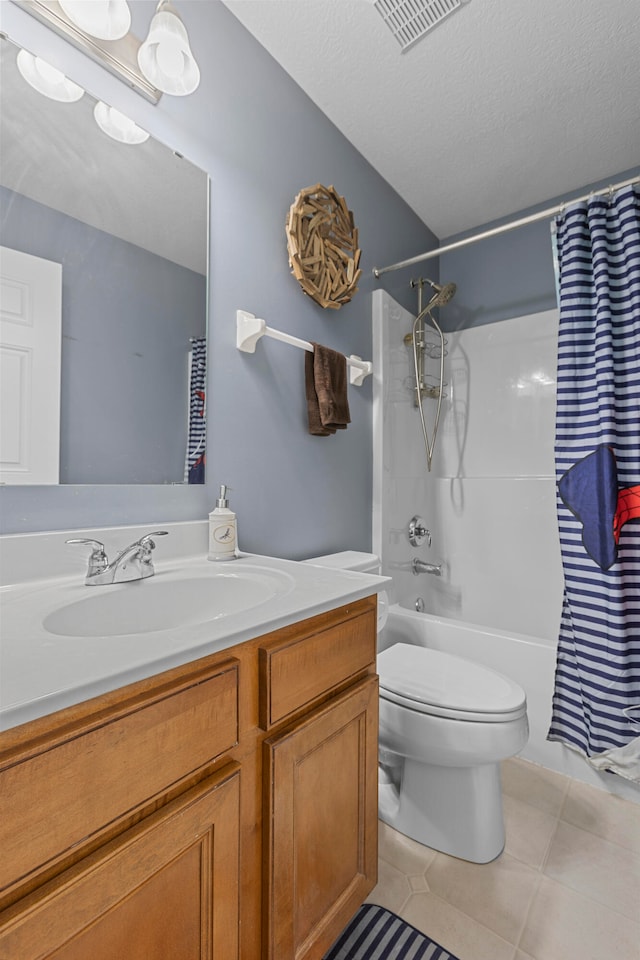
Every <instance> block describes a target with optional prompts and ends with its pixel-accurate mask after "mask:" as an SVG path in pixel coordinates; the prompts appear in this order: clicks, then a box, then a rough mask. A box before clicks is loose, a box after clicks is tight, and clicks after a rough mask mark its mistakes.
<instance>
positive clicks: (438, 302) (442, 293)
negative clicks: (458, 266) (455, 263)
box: [427, 278, 457, 309]
mask: <svg viewBox="0 0 640 960" xmlns="http://www.w3.org/2000/svg"><path fill="white" fill-rule="evenodd" d="M427 283H428V284H429V286H430V287H431V289H432V290H435V294H434V295H433V296H432V297H431V300H430V301H429V304H428V307H427V309H431V308H432V307H444V306H445V304H447V303H449V302H450V301H451V300H453V298H454V297H455V295H456V290H457V287H456V285H455V283H445V284H442V285H441V284H439V283H436V282H435V280H429V279H428V278H427Z"/></svg>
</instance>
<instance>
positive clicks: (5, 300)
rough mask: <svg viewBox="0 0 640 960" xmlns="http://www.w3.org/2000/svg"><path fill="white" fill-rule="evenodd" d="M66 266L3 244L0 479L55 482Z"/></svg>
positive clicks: (0, 269)
mask: <svg viewBox="0 0 640 960" xmlns="http://www.w3.org/2000/svg"><path fill="white" fill-rule="evenodd" d="M61 309H62V265H61V264H59V263H52V262H51V261H50V260H43V259H42V258H41V257H32V256H31V255H30V254H28V253H20V252H19V251H17V250H10V249H9V248H8V247H0V483H58V482H59V467H60V347H61Z"/></svg>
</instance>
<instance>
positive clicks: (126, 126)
mask: <svg viewBox="0 0 640 960" xmlns="http://www.w3.org/2000/svg"><path fill="white" fill-rule="evenodd" d="M93 116H94V118H95V121H96V123H97V124H98V126H99V127H100V129H101V130H102V132H103V133H106V134H107V136H108V137H111V138H112V139H113V140H118V141H119V142H120V143H144V142H145V140H148V139H149V134H148V133H147V131H146V130H143V129H142V127H139V126H138V124H137V123H134V122H133V120H130V119H129V117H126V116H125V115H124V113H120V111H119V110H116V109H115V107H110V106H109V105H108V104H106V103H103V102H102V100H99V101H98V102H97V103H96V105H95V107H94V108H93Z"/></svg>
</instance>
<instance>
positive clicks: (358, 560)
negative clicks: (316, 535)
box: [305, 550, 380, 573]
mask: <svg viewBox="0 0 640 960" xmlns="http://www.w3.org/2000/svg"><path fill="white" fill-rule="evenodd" d="M305 562H306V563H314V564H315V565H316V566H318V567H333V568H334V569H335V570H359V571H360V572H364V571H366V572H368V573H378V572H379V570H380V559H379V558H378V557H377V556H376V555H375V553H360V552H359V551H358V550H343V551H342V552H341V553H328V554H326V555H325V556H323V557H310V558H309V560H306V561H305Z"/></svg>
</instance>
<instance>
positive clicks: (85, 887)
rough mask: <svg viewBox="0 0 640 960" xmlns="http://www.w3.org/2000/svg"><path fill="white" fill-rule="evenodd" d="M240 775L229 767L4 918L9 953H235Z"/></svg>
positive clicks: (0, 924)
mask: <svg viewBox="0 0 640 960" xmlns="http://www.w3.org/2000/svg"><path fill="white" fill-rule="evenodd" d="M239 783H240V774H239V770H238V768H237V766H236V765H235V764H234V765H233V766H232V767H226V768H225V769H224V770H223V771H221V772H220V773H219V774H218V775H216V776H215V777H211V778H209V779H208V780H205V781H203V783H201V784H199V785H198V786H197V787H194V788H193V789H192V790H189V791H188V792H187V793H185V794H184V795H183V796H181V797H180V798H178V800H175V801H173V802H172V803H170V804H168V805H167V806H166V807H163V808H162V809H161V810H159V811H157V812H156V813H154V814H152V815H151V816H149V817H147V818H146V819H145V820H143V821H141V822H140V823H139V824H138V825H137V826H135V827H133V828H132V829H130V830H127V831H126V833H124V834H122V836H120V837H118V838H117V839H116V840H114V841H112V842H110V843H108V844H106V845H105V846H104V847H102V848H101V849H100V850H98V851H96V853H95V854H92V855H91V856H89V857H87V858H86V859H85V860H83V861H80V862H79V863H78V864H77V865H76V866H75V867H72V868H71V869H70V870H68V871H67V872H66V873H65V874H62V875H61V876H60V877H59V878H57V879H56V881H53V882H51V883H50V884H47V885H45V887H43V888H41V891H38V893H37V894H34V895H32V896H29V897H26V898H25V899H24V900H23V901H20V902H18V903H16V904H15V905H14V907H12V908H10V909H9V910H7V911H6V912H5V916H4V918H0V958H2V960H10V958H11V960H17V958H18V957H19V958H20V960H43V958H47V960H87V958H88V957H90V958H91V960H120V958H124V957H126V958H127V960H152V958H153V960H237V958H238V882H239V862H238V856H239V796H240V790H239Z"/></svg>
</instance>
